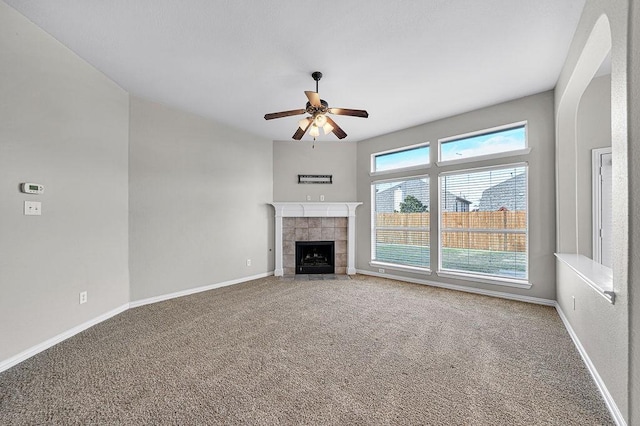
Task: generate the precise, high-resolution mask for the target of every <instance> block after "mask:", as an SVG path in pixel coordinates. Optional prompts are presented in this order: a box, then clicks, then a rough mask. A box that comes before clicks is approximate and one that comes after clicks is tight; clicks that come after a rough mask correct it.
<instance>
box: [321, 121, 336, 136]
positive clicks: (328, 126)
mask: <svg viewBox="0 0 640 426" xmlns="http://www.w3.org/2000/svg"><path fill="white" fill-rule="evenodd" d="M322 130H324V134H325V135H328V134H329V133H331V132H333V126H332V125H331V124H329V123H326V124H325V125H324V126H322Z"/></svg>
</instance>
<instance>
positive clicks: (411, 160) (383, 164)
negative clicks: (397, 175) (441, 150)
mask: <svg viewBox="0 0 640 426" xmlns="http://www.w3.org/2000/svg"><path fill="white" fill-rule="evenodd" d="M424 164H429V147H428V146H421V147H418V148H413V149H409V150H406V151H400V152H392V153H389V154H383V155H378V156H376V164H375V171H376V172H382V171H384V170H392V169H400V168H404V167H413V166H419V165H424Z"/></svg>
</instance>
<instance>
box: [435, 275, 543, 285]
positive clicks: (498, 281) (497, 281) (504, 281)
mask: <svg viewBox="0 0 640 426" xmlns="http://www.w3.org/2000/svg"><path fill="white" fill-rule="evenodd" d="M436 274H438V276H439V277H442V278H452V279H456V280H463V281H473V282H477V283H482V284H492V285H501V286H505V287H516V288H524V289H530V288H531V283H530V282H529V281H525V280H518V279H509V278H496V277H491V278H488V277H485V276H482V275H473V274H464V273H460V272H450V271H437V272H436Z"/></svg>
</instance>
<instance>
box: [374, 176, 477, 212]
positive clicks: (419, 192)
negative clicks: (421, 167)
mask: <svg viewBox="0 0 640 426" xmlns="http://www.w3.org/2000/svg"><path fill="white" fill-rule="evenodd" d="M398 191H399V195H400V197H399V199H398V198H396V194H397V193H398ZM409 195H412V196H414V197H415V198H417V199H418V200H419V201H420V202H421V203H422V204H423V205H425V206H426V207H427V209H429V206H430V203H429V184H428V183H427V182H424V181H422V180H419V179H416V180H408V181H406V182H402V183H399V184H398V185H394V186H392V187H390V188H387V189H385V190H384V191H380V192H378V193H377V194H376V211H377V212H378V213H393V212H394V211H399V210H400V207H399V203H400V202H403V201H404V200H405V199H406V198H407V197H408V196H409ZM441 202H442V204H443V205H444V210H445V211H453V212H455V211H461V209H460V206H461V205H466V206H469V205H470V204H471V201H469V200H467V199H465V198H463V197H461V196H458V195H455V194H454V193H452V192H451V191H446V192H444V194H443V197H442V200H441ZM462 210H464V209H462ZM466 211H468V208H467V209H466Z"/></svg>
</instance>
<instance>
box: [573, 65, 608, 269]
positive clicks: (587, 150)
mask: <svg viewBox="0 0 640 426" xmlns="http://www.w3.org/2000/svg"><path fill="white" fill-rule="evenodd" d="M577 135H578V139H579V140H580V145H579V146H578V149H577V150H576V152H577V185H576V186H577V194H578V206H577V208H578V243H577V245H578V253H580V254H582V255H584V256H587V257H589V258H592V257H593V248H592V245H593V241H592V239H593V231H592V229H593V218H592V215H593V214H592V208H591V207H592V192H593V191H592V186H593V185H592V181H591V169H592V163H591V150H592V149H594V148H605V147H610V146H611V75H604V76H601V77H598V78H595V79H594V80H593V81H592V82H591V84H589V86H588V87H587V90H586V91H585V92H584V95H582V99H581V100H580V106H579V109H578V133H577Z"/></svg>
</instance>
